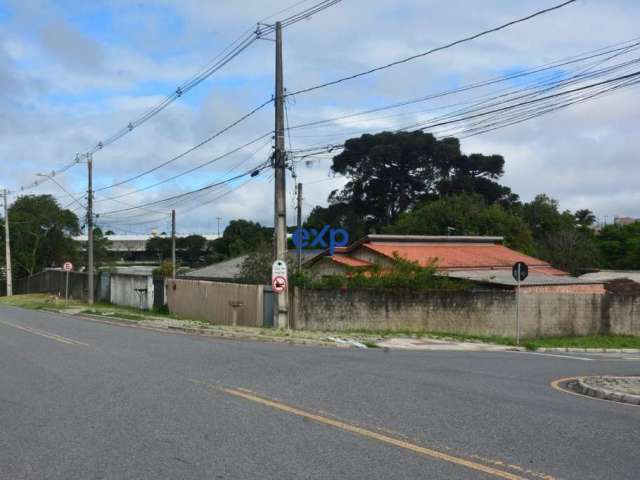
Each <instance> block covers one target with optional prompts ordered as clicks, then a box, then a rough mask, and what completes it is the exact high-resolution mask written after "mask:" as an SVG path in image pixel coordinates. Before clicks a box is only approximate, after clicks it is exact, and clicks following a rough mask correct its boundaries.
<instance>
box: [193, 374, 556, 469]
mask: <svg viewBox="0 0 640 480" xmlns="http://www.w3.org/2000/svg"><path fill="white" fill-rule="evenodd" d="M191 381H192V382H193V383H199V384H205V385H207V386H208V387H210V388H212V389H215V390H216V391H219V392H223V393H226V394H228V395H232V396H234V397H238V398H242V399H244V400H248V401H251V402H254V403H258V404H261V405H264V406H266V407H270V408H274V409H276V410H280V411H282V412H286V413H289V414H292V415H296V416H298V417H302V418H307V419H309V420H313V421H314V422H317V423H321V424H324V425H328V426H330V427H334V428H337V429H339V430H343V431H345V432H349V433H353V434H355V435H360V436H362V437H365V438H368V439H371V440H376V441H378V442H382V443H385V444H387V445H393V446H394V447H398V448H402V449H404V450H408V451H411V452H414V453H417V454H420V455H424V456H426V457H430V458H433V459H436V460H440V461H444V462H448V463H451V464H454V465H459V466H461V467H466V468H468V469H471V470H474V471H476V472H481V473H483V474H487V475H490V476H493V477H496V478H503V479H506V480H527V479H528V478H531V477H534V478H544V479H547V480H553V479H554V477H552V476H551V475H545V474H540V473H537V472H530V471H526V472H523V473H525V474H527V475H530V476H528V477H523V476H521V475H517V474H515V473H512V472H509V471H507V470H502V469H499V468H495V467H491V466H488V465H483V464H481V463H478V462H474V461H472V460H468V459H466V458H463V457H459V456H455V455H450V454H448V453H444V452H441V451H438V450H434V449H432V448H426V447H423V446H421V445H416V444H415V443H411V442H407V441H405V440H400V439H398V438H394V437H392V436H389V435H385V434H383V433H380V432H376V431H373V430H369V429H366V428H362V427H359V426H356V425H352V424H349V423H345V422H342V421H340V420H336V419H334V418H329V417H326V416H324V415H320V414H317V413H312V412H308V411H306V410H302V409H300V408H297V407H293V406H291V405H287V404H285V403H282V402H279V401H277V400H272V399H268V398H264V397H262V396H258V395H256V394H254V393H253V392H251V391H250V390H245V389H242V388H229V387H222V386H217V385H212V384H209V383H206V382H202V381H199V380H191ZM500 463H502V462H500ZM513 467H516V466H513ZM517 468H518V469H519V470H521V471H524V469H523V468H521V467H517Z"/></svg>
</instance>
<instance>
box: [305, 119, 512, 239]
mask: <svg viewBox="0 0 640 480" xmlns="http://www.w3.org/2000/svg"><path fill="white" fill-rule="evenodd" d="M331 170H332V171H333V172H335V173H339V174H342V175H344V176H346V177H348V178H349V182H348V183H347V184H346V185H345V187H344V188H343V189H342V190H341V191H334V192H332V193H331V195H330V196H329V203H330V205H331V206H336V208H337V209H338V210H339V213H340V214H341V215H342V217H343V220H346V219H348V220H349V221H350V222H351V225H340V226H342V227H345V228H348V229H349V230H351V233H352V237H354V238H355V235H354V233H355V232H354V230H356V229H361V228H363V226H364V230H365V231H371V230H372V229H380V228H382V227H385V226H388V225H391V224H393V223H394V222H395V221H396V220H397V218H398V216H399V215H400V214H401V213H403V212H405V211H407V210H408V209H411V208H413V207H414V206H415V205H416V204H417V203H418V202H420V201H421V200H425V199H429V198H435V197H437V196H446V195H453V194H459V193H477V194H479V195H480V196H482V197H483V198H484V199H485V200H486V201H487V202H488V203H495V202H505V203H510V202H513V201H515V200H517V196H515V195H513V194H512V193H511V190H510V189H509V188H507V187H504V186H501V185H499V184H498V183H496V180H497V179H498V178H500V176H501V175H502V174H503V171H504V159H503V158H502V157H501V156H499V155H490V156H484V155H482V154H471V155H463V154H462V153H461V151H460V143H459V141H458V140H457V139H455V138H444V139H442V140H437V139H436V138H435V137H434V136H433V135H431V134H429V133H424V132H421V131H415V132H395V133H393V132H381V133H378V134H375V135H370V134H365V135H362V136H361V137H359V138H352V139H349V140H347V141H346V142H345V145H344V150H343V151H342V153H340V154H339V155H337V156H336V157H334V159H333V165H332V167H331ZM316 213H320V212H316ZM324 213H325V214H326V215H329V214H330V213H331V212H324Z"/></svg>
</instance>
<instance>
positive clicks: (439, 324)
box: [291, 288, 640, 338]
mask: <svg viewBox="0 0 640 480" xmlns="http://www.w3.org/2000/svg"><path fill="white" fill-rule="evenodd" d="M515 298H516V297H515V294H514V293H513V292H508V291H486V292H468V291H450V292H448V291H439V292H427V293H411V292H399V291H394V292H380V291H371V290H345V291H336V290H302V289H298V288H296V289H294V291H293V292H292V295H291V309H292V314H293V325H294V326H295V328H299V329H310V330H350V329H357V330H413V331H432V332H447V333H460V334H469V335H501V336H514V335H515V308H516V302H515ZM520 325H521V330H520V331H521V336H522V337H523V338H527V337H528V338H533V337H540V336H553V335H588V334H598V333H615V334H630V335H640V298H638V297H611V296H610V295H597V294H576V293H571V294H563V293H539V292H535V293H522V294H521V296H520Z"/></svg>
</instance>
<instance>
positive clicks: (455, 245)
mask: <svg viewBox="0 0 640 480" xmlns="http://www.w3.org/2000/svg"><path fill="white" fill-rule="evenodd" d="M503 240H504V239H503V237H481V236H431V235H424V236H423V235H368V236H366V237H364V238H363V239H361V240H359V241H357V242H355V243H353V244H351V245H349V246H348V247H338V248H336V249H335V251H334V254H333V255H330V254H329V252H328V251H324V252H322V253H320V254H319V255H316V256H315V257H313V258H311V259H310V260H309V261H307V262H306V263H305V267H306V268H308V269H309V271H310V273H311V275H312V276H313V277H316V278H318V277H322V276H329V275H346V274H347V273H348V272H350V271H353V269H368V268H371V267H373V266H374V265H380V267H382V268H383V269H384V268H385V267H389V266H391V265H392V263H393V262H394V258H395V256H396V255H398V256H400V257H402V258H405V259H407V260H410V261H414V262H418V263H419V264H420V265H422V266H427V265H429V264H431V263H432V262H434V261H435V266H436V269H437V271H438V273H439V274H441V275H448V276H449V277H452V278H460V279H465V280H471V281H473V282H476V283H478V284H482V285H485V286H488V287H492V288H502V289H513V288H515V286H516V281H515V280H514V279H513V277H512V274H511V269H512V267H513V264H514V263H516V262H525V263H526V264H527V265H528V267H529V276H528V278H527V279H526V280H525V281H524V282H522V283H521V287H522V288H525V289H527V290H528V291H546V292H559V293H596V294H603V293H605V290H604V287H603V284H602V281H599V280H589V279H579V278H575V277H572V276H570V275H569V274H568V273H567V272H563V271H561V270H558V269H556V268H554V267H552V266H551V265H550V264H549V263H548V262H545V261H544V260H540V259H538V258H535V257H532V256H530V255H525V254H523V253H520V252H517V251H515V250H512V249H510V248H508V247H506V246H505V245H503Z"/></svg>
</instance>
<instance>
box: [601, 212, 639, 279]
mask: <svg viewBox="0 0 640 480" xmlns="http://www.w3.org/2000/svg"><path fill="white" fill-rule="evenodd" d="M595 243H596V246H597V247H598V250H599V252H600V255H601V257H602V266H603V267H605V268H615V269H621V270H640V222H635V223H632V224H629V225H607V226H605V227H604V228H602V230H600V232H599V233H598V235H596V237H595Z"/></svg>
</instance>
